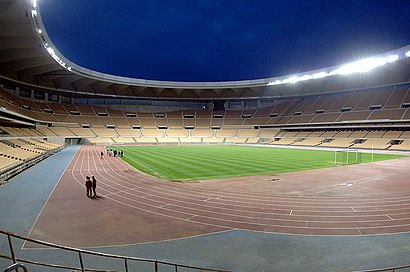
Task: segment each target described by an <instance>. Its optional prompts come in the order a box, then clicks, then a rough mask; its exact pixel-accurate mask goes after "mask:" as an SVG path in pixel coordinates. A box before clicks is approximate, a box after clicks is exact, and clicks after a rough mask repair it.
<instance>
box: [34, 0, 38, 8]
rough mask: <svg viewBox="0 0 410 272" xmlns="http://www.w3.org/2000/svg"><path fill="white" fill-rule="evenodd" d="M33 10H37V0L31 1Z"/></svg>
mask: <svg viewBox="0 0 410 272" xmlns="http://www.w3.org/2000/svg"><path fill="white" fill-rule="evenodd" d="M33 8H37V0H33Z"/></svg>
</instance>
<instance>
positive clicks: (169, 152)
mask: <svg viewBox="0 0 410 272" xmlns="http://www.w3.org/2000/svg"><path fill="white" fill-rule="evenodd" d="M117 149H119V148H117ZM122 149H125V150H127V151H126V157H125V158H124V159H125V160H127V161H129V162H130V163H131V162H132V163H131V164H132V165H134V166H135V167H137V168H141V164H143V165H149V166H148V167H147V166H146V167H145V169H141V170H142V171H144V172H148V173H149V174H155V175H161V176H163V177H165V178H168V179H174V180H175V179H183V180H186V179H188V180H189V179H208V178H220V177H233V176H247V175H257V174H269V173H283V172H290V171H301V170H307V169H317V168H325V167H333V166H334V154H335V153H334V152H333V151H322V150H300V149H279V148H263V147H250V146H231V145H229V146H228V145H225V146H221V145H218V146H210V145H200V146H132V147H122ZM127 156H131V157H136V158H127ZM399 157H400V156H397V155H390V154H387V155H385V154H374V159H375V161H379V160H384V159H392V158H399ZM402 157H403V156H402ZM370 160H371V154H365V153H364V154H362V161H363V162H367V161H370ZM143 168H144V167H143Z"/></svg>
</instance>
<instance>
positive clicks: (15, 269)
mask: <svg viewBox="0 0 410 272" xmlns="http://www.w3.org/2000/svg"><path fill="white" fill-rule="evenodd" d="M19 268H21V269H23V271H24V272H28V270H27V268H26V267H25V266H24V265H23V264H21V263H14V264H12V265H10V266H9V267H7V268H6V269H5V270H4V271H3V272H11V271H13V270H14V271H16V272H17V271H18V269H19Z"/></svg>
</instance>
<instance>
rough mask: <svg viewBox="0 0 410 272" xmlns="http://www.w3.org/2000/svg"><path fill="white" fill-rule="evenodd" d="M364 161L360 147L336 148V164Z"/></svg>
mask: <svg viewBox="0 0 410 272" xmlns="http://www.w3.org/2000/svg"><path fill="white" fill-rule="evenodd" d="M361 162H362V152H361V151H360V150H358V149H353V148H346V149H342V150H335V161H334V163H335V165H349V164H357V163H361Z"/></svg>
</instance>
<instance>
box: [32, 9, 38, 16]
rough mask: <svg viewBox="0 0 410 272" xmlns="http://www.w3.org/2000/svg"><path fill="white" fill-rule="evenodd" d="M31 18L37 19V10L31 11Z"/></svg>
mask: <svg viewBox="0 0 410 272" xmlns="http://www.w3.org/2000/svg"><path fill="white" fill-rule="evenodd" d="M31 16H33V17H36V16H37V10H35V9H33V10H32V11H31Z"/></svg>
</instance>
